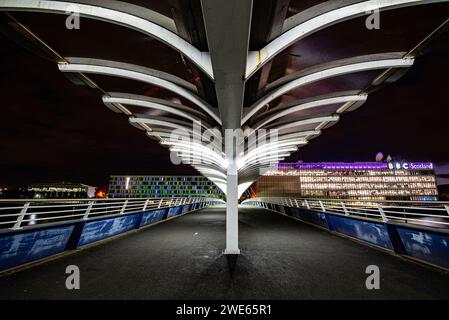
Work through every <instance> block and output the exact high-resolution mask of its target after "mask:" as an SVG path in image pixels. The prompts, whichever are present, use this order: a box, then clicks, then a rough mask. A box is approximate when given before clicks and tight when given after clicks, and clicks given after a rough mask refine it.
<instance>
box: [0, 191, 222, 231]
mask: <svg viewBox="0 0 449 320" xmlns="http://www.w3.org/2000/svg"><path fill="white" fill-rule="evenodd" d="M205 202H211V203H213V204H218V203H223V202H224V201H223V200H221V199H217V198H205V197H183V198H144V199H143V198H113V199H0V230H8V229H9V230H19V229H23V228H26V227H31V226H34V225H39V226H41V225H46V224H52V223H59V222H62V221H77V220H90V219H94V218H98V217H109V216H117V215H123V214H131V213H138V212H143V211H149V210H155V209H164V208H170V207H175V206H179V205H184V204H193V203H202V204H204V203H205Z"/></svg>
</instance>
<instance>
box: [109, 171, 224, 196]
mask: <svg viewBox="0 0 449 320" xmlns="http://www.w3.org/2000/svg"><path fill="white" fill-rule="evenodd" d="M108 193H109V197H110V198H159V197H211V198H222V197H223V196H224V195H223V192H222V191H221V190H220V189H219V188H218V187H217V186H216V185H215V184H214V183H213V182H212V181H210V180H209V179H207V178H206V177H203V176H111V177H110V180H109V190H108Z"/></svg>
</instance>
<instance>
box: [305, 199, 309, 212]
mask: <svg viewBox="0 0 449 320" xmlns="http://www.w3.org/2000/svg"><path fill="white" fill-rule="evenodd" d="M304 202H305V203H306V207H307V209H309V210H310V204H309V201H307V199H306V200H304Z"/></svg>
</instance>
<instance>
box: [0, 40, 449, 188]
mask: <svg viewBox="0 0 449 320" xmlns="http://www.w3.org/2000/svg"><path fill="white" fill-rule="evenodd" d="M448 74H449V34H448V32H446V34H445V35H444V36H442V37H440V38H439V39H438V41H437V42H435V43H434V45H433V46H432V48H431V50H430V51H429V52H427V53H426V54H425V55H424V56H422V57H420V58H418V59H417V60H416V62H415V65H414V66H413V67H412V68H411V69H410V70H409V72H408V73H407V74H406V75H405V76H404V77H403V78H402V79H400V80H399V81H398V82H396V83H394V84H392V85H390V86H389V87H387V88H385V89H382V90H380V91H377V92H375V93H373V94H371V95H370V96H369V98H368V101H367V102H366V103H365V104H364V105H363V106H362V107H361V108H360V109H358V110H357V111H355V112H352V113H348V114H346V115H344V116H343V117H342V118H341V120H340V121H339V123H337V124H336V125H334V126H333V127H331V128H329V129H327V130H324V131H323V134H322V135H321V136H319V137H318V138H316V139H313V140H311V142H310V143H309V145H308V146H306V147H304V148H302V149H301V150H300V151H299V152H298V153H296V154H294V155H293V156H292V157H291V158H290V160H292V161H296V160H300V159H301V160H304V161H371V160H374V157H375V155H376V153H377V152H378V151H382V152H383V153H384V154H385V155H388V154H390V155H391V156H393V158H396V159H403V160H409V161H433V162H435V163H437V164H438V170H439V171H442V172H444V171H446V173H447V172H449V165H445V163H448V162H449V138H448V136H449V135H448V127H449V122H448V119H449V105H448V102H447V101H448V99H447V94H448V89H449V85H448V80H447V75H448ZM0 88H1V93H2V104H1V105H2V106H1V107H2V112H1V117H0V150H1V157H0V186H4V185H6V186H13V185H21V184H28V183H32V182H43V181H56V180H57V181H72V182H81V183H86V184H90V185H95V186H106V185H107V182H108V177H109V175H110V174H197V173H196V171H195V170H194V169H192V168H191V167H189V166H175V165H172V164H171V162H170V160H169V152H168V151H167V149H165V148H162V147H160V146H159V145H158V144H157V143H156V142H154V141H152V140H150V139H149V138H147V137H146V136H145V134H144V132H143V131H140V130H137V129H135V128H134V127H132V126H130V125H129V124H128V121H127V119H126V116H124V115H120V114H115V113H113V112H111V111H110V110H109V109H107V108H106V107H105V106H104V105H103V104H102V102H101V98H100V97H99V96H98V95H97V94H95V93H93V92H90V91H88V90H87V89H86V88H83V87H77V86H75V85H74V84H73V83H71V82H70V81H69V80H68V79H66V78H65V77H64V75H63V74H61V73H60V72H59V70H58V69H57V67H56V65H55V64H54V63H53V62H50V61H47V60H45V59H43V58H40V57H37V56H35V55H33V54H31V53H29V52H27V51H26V50H25V49H23V48H21V47H19V46H18V45H16V44H15V43H14V42H12V41H11V40H10V39H8V38H6V37H4V36H3V35H1V34H0ZM440 168H442V169H440Z"/></svg>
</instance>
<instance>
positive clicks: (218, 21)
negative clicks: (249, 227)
mask: <svg viewBox="0 0 449 320" xmlns="http://www.w3.org/2000/svg"><path fill="white" fill-rule="evenodd" d="M201 7H202V10H203V19H204V26H205V28H206V36H207V44H208V47H209V53H210V58H211V62H212V69H213V73H214V82H215V92H216V94H217V101H218V109H219V111H220V118H221V120H222V124H223V129H224V130H226V129H231V130H235V129H240V128H241V126H240V122H241V119H242V110H243V97H244V91H245V70H246V60H247V56H248V44H249V37H250V27H251V14H252V7H253V3H252V0H201ZM224 134H225V136H226V133H225V132H224ZM226 140H229V139H225V149H226V157H227V161H228V168H227V181H226V189H227V190H226V249H225V251H224V252H225V253H226V254H239V253H240V250H239V247H238V170H237V163H236V154H235V152H234V150H235V148H234V139H231V141H226Z"/></svg>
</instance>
